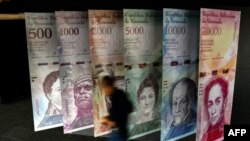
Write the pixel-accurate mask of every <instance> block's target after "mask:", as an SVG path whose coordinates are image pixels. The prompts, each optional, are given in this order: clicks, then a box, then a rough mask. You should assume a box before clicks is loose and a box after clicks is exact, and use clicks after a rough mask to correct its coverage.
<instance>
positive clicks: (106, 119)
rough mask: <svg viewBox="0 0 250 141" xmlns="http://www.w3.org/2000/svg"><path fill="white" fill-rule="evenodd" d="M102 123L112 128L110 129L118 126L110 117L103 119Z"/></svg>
mask: <svg viewBox="0 0 250 141" xmlns="http://www.w3.org/2000/svg"><path fill="white" fill-rule="evenodd" d="M100 123H102V124H104V125H107V126H110V127H115V126H116V124H115V122H114V121H112V120H110V119H109V118H108V117H103V118H101V119H100Z"/></svg>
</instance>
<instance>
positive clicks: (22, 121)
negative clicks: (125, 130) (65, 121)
mask: <svg viewBox="0 0 250 141" xmlns="http://www.w3.org/2000/svg"><path fill="white" fill-rule="evenodd" d="M32 118H33V116H32V105H31V101H30V100H28V99H26V100H22V101H19V102H15V103H11V104H2V105H0V141H107V138H106V137H98V138H94V137H91V136H82V135H68V134H67V135H65V134H63V129H62V127H59V128H54V129H49V130H44V131H39V132H34V130H33V119H32ZM133 141H160V132H157V133H153V134H150V135H147V136H144V137H142V138H139V139H136V140H133ZM181 141H195V136H194V135H193V136H189V137H187V138H184V139H182V140H181Z"/></svg>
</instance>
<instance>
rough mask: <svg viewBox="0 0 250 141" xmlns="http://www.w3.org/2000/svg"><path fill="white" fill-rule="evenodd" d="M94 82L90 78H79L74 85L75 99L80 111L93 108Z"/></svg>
mask: <svg viewBox="0 0 250 141" xmlns="http://www.w3.org/2000/svg"><path fill="white" fill-rule="evenodd" d="M91 95H92V80H91V77H90V76H82V77H79V78H78V79H77V80H76V81H75V83H74V99H75V105H76V106H77V108H78V109H89V108H91V107H92V102H91Z"/></svg>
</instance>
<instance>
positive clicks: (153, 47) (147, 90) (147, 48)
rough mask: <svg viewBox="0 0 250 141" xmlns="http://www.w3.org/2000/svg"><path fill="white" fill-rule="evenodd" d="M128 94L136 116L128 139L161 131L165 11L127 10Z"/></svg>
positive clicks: (132, 121) (126, 82)
mask: <svg viewBox="0 0 250 141" xmlns="http://www.w3.org/2000/svg"><path fill="white" fill-rule="evenodd" d="M123 16H124V19H123V23H124V28H123V31H124V49H125V53H124V54H125V55H124V59H125V60H124V63H125V67H126V70H125V84H126V87H125V91H126V93H127V94H128V95H129V98H130V100H131V101H132V104H133V105H134V109H135V110H134V112H133V113H132V114H131V115H130V117H129V138H130V139H133V138H137V137H140V136H143V135H146V134H149V133H152V132H156V131H158V130H159V128H160V111H159V109H160V104H161V102H160V101H161V97H162V96H161V77H160V75H161V72H162V71H161V69H162V68H161V67H162V59H161V57H162V11H157V10H145V9H124V10H123Z"/></svg>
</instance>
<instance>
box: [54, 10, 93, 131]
mask: <svg viewBox="0 0 250 141" xmlns="http://www.w3.org/2000/svg"><path fill="white" fill-rule="evenodd" d="M55 17H56V25H57V26H56V27H57V38H58V39H57V45H58V51H59V68H60V78H61V95H62V112H63V127H64V133H74V132H76V131H81V130H83V129H87V128H91V127H93V112H92V111H93V108H92V107H93V105H92V87H93V83H92V78H91V72H90V54H89V44H88V43H89V41H88V36H89V35H88V28H89V27H88V13H87V12H76V11H70V12H69V11H56V12H55Z"/></svg>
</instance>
